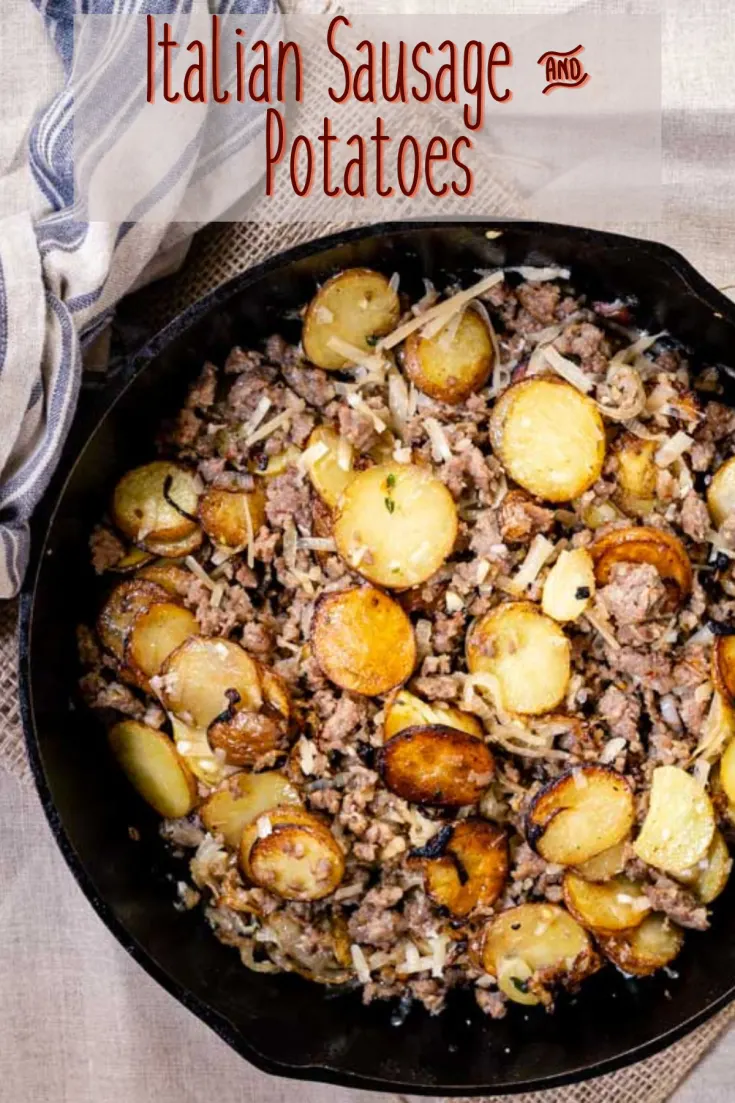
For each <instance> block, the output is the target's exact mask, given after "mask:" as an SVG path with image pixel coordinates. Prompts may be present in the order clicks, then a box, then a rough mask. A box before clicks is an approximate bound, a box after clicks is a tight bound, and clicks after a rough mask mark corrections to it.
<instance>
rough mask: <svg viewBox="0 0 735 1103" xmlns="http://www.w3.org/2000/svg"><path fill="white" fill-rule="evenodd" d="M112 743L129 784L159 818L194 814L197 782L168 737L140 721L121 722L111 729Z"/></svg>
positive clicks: (174, 817)
mask: <svg viewBox="0 0 735 1103" xmlns="http://www.w3.org/2000/svg"><path fill="white" fill-rule="evenodd" d="M109 740H110V747H111V749H112V753H113V754H114V756H115V758H116V759H117V761H118V763H119V764H120V766H121V767H122V769H123V771H124V772H125V774H126V776H127V778H128V781H130V783H131V784H132V785H133V786H134V788H135V789H137V791H138V792H139V793H140V795H141V797H142V798H143V800H145V801H146V802H147V803H148V804H150V806H151V808H154V809H155V810H156V812H158V814H159V815H160V816H165V817H166V818H167V819H178V818H179V816H186V815H188V814H189V812H191V810H192V808H193V807H194V805H195V804H196V800H197V787H196V782H195V781H194V778H193V777H192V775H191V773H190V772H189V770H188V769H187V768H186V765H185V764H184V762H183V761H182V760H181V758H180V757H179V755H178V754H177V752H176V747H175V746H174V744H173V743H172V742H171V740H170V739H169V738H168V736H166V735H163V733H162V732H159V731H156V729H155V728H149V727H148V725H147V724H141V723H139V722H138V721H137V720H122V721H121V722H120V723H119V724H115V726H114V727H113V728H111V730H110V734H109Z"/></svg>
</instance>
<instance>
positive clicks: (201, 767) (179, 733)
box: [168, 712, 237, 788]
mask: <svg viewBox="0 0 735 1103" xmlns="http://www.w3.org/2000/svg"><path fill="white" fill-rule="evenodd" d="M168 719H169V722H170V724H171V734H172V735H173V737H174V743H175V744H176V750H177V751H178V752H179V754H180V756H181V758H182V759H183V761H184V762H185V763H186V765H187V766H188V767H189V769H190V770H191V772H192V773H193V775H194V777H196V778H198V779H199V781H203V782H204V784H205V785H207V786H209V787H210V788H211V787H213V786H215V785H219V784H220V783H221V782H222V781H224V779H225V778H226V777H228V776H230V775H231V774H235V773H236V772H237V768H236V767H235V766H228V765H227V763H226V762H225V761H224V759H223V758H221V757H219V756H217V755H215V753H214V751H213V750H212V747H211V744H210V742H209V736H208V735H207V732H206V729H205V728H195V727H193V726H192V725H191V724H185V723H184V722H183V720H179V718H178V716H176V715H175V714H174V713H173V712H169V713H168Z"/></svg>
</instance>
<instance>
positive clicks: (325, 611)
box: [311, 586, 416, 697]
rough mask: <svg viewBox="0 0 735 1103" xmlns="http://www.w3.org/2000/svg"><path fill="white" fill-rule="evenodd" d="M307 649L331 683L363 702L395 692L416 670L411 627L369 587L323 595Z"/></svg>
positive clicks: (390, 601) (399, 610)
mask: <svg viewBox="0 0 735 1103" xmlns="http://www.w3.org/2000/svg"><path fill="white" fill-rule="evenodd" d="M311 646H312V649H313V652H314V657H315V659H316V661H317V662H318V664H319V666H320V667H321V669H322V670H323V672H324V673H325V674H326V676H327V677H328V678H329V680H330V681H332V682H334V683H335V685H338V686H341V687H342V689H348V690H350V692H351V693H360V694H362V695H363V696H364V697H378V696H379V695H380V694H381V693H387V692H388V690H390V689H394V688H395V687H396V686H397V685H400V684H401V682H405V680H406V678H409V677H410V675H411V673H412V671H413V668H414V666H415V665H416V640H415V639H414V634H413V627H412V626H411V621H410V620H409V619H408V617H407V616H406V614H405V613H404V611H403V609H402V608H401V606H400V605H399V604H398V602H397V601H394V600H393V598H391V597H388V595H387V594H384V593H382V591H380V590H376V589H374V588H373V587H372V586H360V587H358V588H356V589H354V590H339V591H337V592H336V593H329V594H323V595H322V596H321V597H320V598H319V600H318V601H317V603H316V605H315V607H314V616H313V617H312V622H311Z"/></svg>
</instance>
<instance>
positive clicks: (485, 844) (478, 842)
mask: <svg viewBox="0 0 735 1103" xmlns="http://www.w3.org/2000/svg"><path fill="white" fill-rule="evenodd" d="M421 864H422V868H423V871H424V879H425V884H426V892H427V893H428V895H429V896H430V897H431V899H432V900H433V901H434V903H435V904H440V905H441V906H443V907H445V908H448V910H449V911H450V912H451V914H452V915H453V916H455V917H456V918H457V919H464V918H465V917H466V916H468V915H469V914H470V912H472V911H474V910H475V908H478V907H482V908H485V907H489V906H490V905H491V904H493V903H494V902H495V901H496V900H497V898H498V897H499V896H500V894H501V892H502V891H503V886H504V885H505V881H506V878H507V876H508V840H507V839H506V837H505V832H504V831H503V830H501V828H499V827H497V826H496V825H495V824H491V823H488V822H487V820H476V819H469V820H462V821H461V822H460V823H458V824H457V825H456V827H455V828H454V830H453V831H452V836H451V838H450V840H449V842H448V843H447V845H446V848H445V850H444V853H443V854H442V855H441V857H439V858H425V859H421Z"/></svg>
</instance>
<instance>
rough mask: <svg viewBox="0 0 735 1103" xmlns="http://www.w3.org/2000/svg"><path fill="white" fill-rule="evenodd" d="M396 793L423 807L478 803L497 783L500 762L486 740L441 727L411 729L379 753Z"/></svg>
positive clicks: (387, 780) (385, 775)
mask: <svg viewBox="0 0 735 1103" xmlns="http://www.w3.org/2000/svg"><path fill="white" fill-rule="evenodd" d="M378 769H379V771H380V773H381V775H382V778H383V781H384V782H385V784H386V785H387V787H388V788H389V789H390V790H391V792H393V793H396V794H397V795H398V796H399V797H403V799H404V800H410V801H415V802H416V803H417V804H442V805H450V806H458V805H461V804H475V803H476V802H477V801H478V800H479V799H480V797H481V796H482V794H483V793H484V791H485V790H486V789H487V787H488V785H489V784H490V782H491V781H492V778H493V774H494V772H495V761H494V759H493V756H492V754H491V753H490V750H489V749H488V747H487V746H486V744H485V743H483V742H482V740H480V739H476V738H475V736H474V735H468V734H467V732H461V731H458V730H457V729H456V728H445V727H443V726H442V725H441V724H435V725H432V726H430V727H416V728H406V729H405V731H402V732H400V733H399V734H398V735H394V736H393V738H392V739H389V740H388V742H387V743H385V744H384V745H383V746H382V747H381V748H380V751H379V756H378Z"/></svg>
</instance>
